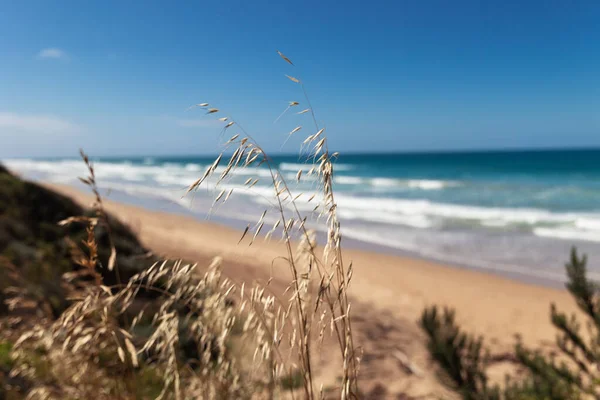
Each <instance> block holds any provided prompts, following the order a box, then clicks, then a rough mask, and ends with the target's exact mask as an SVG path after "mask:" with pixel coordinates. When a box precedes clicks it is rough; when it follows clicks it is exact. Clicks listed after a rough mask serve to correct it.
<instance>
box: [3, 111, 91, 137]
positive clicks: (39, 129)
mask: <svg viewBox="0 0 600 400" xmlns="http://www.w3.org/2000/svg"><path fill="white" fill-rule="evenodd" d="M81 131H82V127H81V126H80V125H77V124H75V123H73V122H71V121H68V120H66V119H64V118H60V117H57V116H54V115H40V114H37V115H36V114H20V113H13V112H1V111H0V138H1V137H3V136H4V137H7V138H10V136H11V135H14V134H15V133H16V132H20V133H30V134H40V135H43V134H54V135H56V134H75V133H78V132H81Z"/></svg>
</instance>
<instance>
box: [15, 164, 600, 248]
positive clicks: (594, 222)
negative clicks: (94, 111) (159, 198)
mask: <svg viewBox="0 0 600 400" xmlns="http://www.w3.org/2000/svg"><path fill="white" fill-rule="evenodd" d="M3 162H4V163H5V164H6V165H7V166H8V168H9V169H11V170H14V171H16V172H18V173H21V174H23V175H24V176H28V175H29V176H33V177H40V178H41V179H45V180H48V181H53V182H61V183H73V182H76V178H77V176H85V175H86V173H87V171H86V167H85V165H84V164H83V163H82V162H81V161H79V160H58V161H36V160H29V159H12V160H10V159H9V160H4V161H3ZM95 166H96V168H95V170H96V175H97V178H98V180H99V182H101V183H106V182H112V183H114V184H115V185H116V184H119V185H122V188H129V189H128V190H133V189H131V188H132V187H135V190H136V191H137V193H138V194H141V195H146V194H149V193H150V192H153V193H156V192H161V191H167V192H168V191H169V190H175V189H182V188H185V187H186V186H188V185H189V184H191V183H192V182H193V181H195V180H196V179H198V178H199V177H200V176H201V174H202V171H203V170H204V166H202V165H199V164H187V165H181V164H176V163H169V164H166V165H162V166H159V165H144V164H132V163H127V162H118V163H117V162H106V161H100V162H97V163H95ZM281 166H282V167H286V168H287V169H288V170H292V169H294V170H295V169H297V167H299V166H300V167H305V165H303V164H289V163H288V164H285V163H282V164H281ZM223 170H224V167H219V168H218V169H217V171H216V172H217V175H218V174H220V173H221V172H222V171H223ZM285 175H286V176H287V175H290V174H285ZM248 177H259V178H261V180H260V181H259V183H258V184H257V185H256V186H254V187H253V188H252V189H250V190H246V188H245V187H244V185H243V182H244V181H245V180H246V179H247V178H248ZM269 177H270V174H269V171H268V170H266V169H264V168H246V169H241V170H239V172H234V173H233V174H232V179H231V180H229V181H227V182H225V185H224V186H223V187H224V188H226V189H230V188H234V189H235V191H236V193H241V194H243V195H246V196H250V197H252V198H253V199H254V200H255V202H260V203H269V202H273V200H274V197H273V193H274V192H273V189H272V188H271V187H270V185H269V182H268V181H269V179H268V178H269ZM265 178H266V179H265ZM335 179H336V182H337V183H338V184H341V185H357V186H360V187H361V189H362V188H364V187H368V185H373V186H379V187H405V188H408V189H415V190H423V191H432V190H441V189H443V188H446V187H449V186H456V185H460V182H454V181H440V180H416V179H413V180H399V179H390V178H371V179H369V178H362V177H359V176H348V175H338V176H336V178H335ZM208 183H209V186H210V185H213V186H214V183H215V179H214V178H213V179H211V180H209V182H208ZM308 184H310V182H308ZM115 187H116V186H115ZM308 187H309V186H307V185H306V183H304V182H301V184H300V186H298V192H300V191H302V190H303V188H308ZM142 188H146V189H142ZM123 190H125V189H123ZM144 190H146V192H144ZM307 192H308V191H307ZM424 193H425V192H424ZM423 196H425V194H424V195H423ZM308 197H309V196H308V195H304V196H302V197H300V198H299V199H298V202H297V204H298V207H299V208H300V209H301V210H303V211H306V212H310V211H312V209H313V208H314V205H315V204H316V203H317V202H318V201H319V198H318V197H317V198H316V199H315V200H314V201H313V202H311V203H306V199H307V198H308ZM171 199H172V200H175V199H174V198H172V197H171ZM336 200H337V202H338V205H339V208H338V210H339V212H340V217H341V218H342V219H346V220H349V221H364V222H366V223H374V224H387V225H390V226H395V225H397V226H409V227H414V228H417V229H431V228H436V229H437V228H440V229H444V228H447V227H452V226H456V223H457V222H458V225H460V226H463V227H464V226H467V225H469V226H472V227H474V228H477V226H479V227H482V228H483V227H486V228H487V229H498V228H502V229H513V228H511V227H512V226H516V227H518V229H519V230H520V231H524V232H527V231H529V232H531V233H533V234H535V235H537V236H541V237H552V238H558V239H565V240H575V239H578V240H586V241H594V242H600V213H581V212H553V211H548V210H543V209H536V208H508V207H478V206H468V205H458V204H449V203H443V202H434V201H431V200H426V199H400V198H390V197H383V196H379V197H378V196H364V197H357V196H353V195H351V194H349V193H345V192H343V191H340V192H338V193H337V195H336Z"/></svg>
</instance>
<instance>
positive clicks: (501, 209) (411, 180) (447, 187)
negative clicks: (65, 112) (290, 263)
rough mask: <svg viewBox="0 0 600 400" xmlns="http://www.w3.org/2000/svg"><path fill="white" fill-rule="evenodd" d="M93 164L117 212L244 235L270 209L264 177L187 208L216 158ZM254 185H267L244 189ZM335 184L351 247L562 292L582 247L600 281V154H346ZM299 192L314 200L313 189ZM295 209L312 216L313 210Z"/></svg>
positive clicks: (46, 175)
mask: <svg viewBox="0 0 600 400" xmlns="http://www.w3.org/2000/svg"><path fill="white" fill-rule="evenodd" d="M93 159H94V161H95V168H96V174H97V179H98V182H99V186H100V187H101V189H102V190H103V193H105V194H107V195H109V197H113V198H115V199H117V200H120V201H127V202H132V203H136V204H143V205H145V206H150V207H153V208H157V209H168V211H177V210H179V211H181V212H186V213H189V214H190V215H193V216H195V217H197V218H206V217H207V216H210V218H212V219H215V220H217V221H219V220H221V221H230V222H229V223H231V221H239V224H238V225H240V226H245V224H246V222H247V221H253V222H254V221H256V219H257V218H258V217H260V214H261V212H262V210H263V209H265V207H267V206H268V205H269V204H270V203H271V202H272V200H273V189H272V188H270V186H269V185H268V176H269V175H268V171H267V170H266V169H265V168H262V167H258V168H249V169H246V170H241V171H238V172H237V173H236V174H235V175H234V176H233V177H232V178H231V179H230V180H228V181H227V182H226V183H225V184H224V185H223V188H224V189H227V190H229V189H234V191H233V193H232V195H231V198H230V199H229V200H228V202H227V203H226V204H225V205H218V206H215V207H213V204H212V198H213V197H214V195H215V194H218V193H219V191H220V189H217V190H216V191H215V189H208V188H203V189H200V190H199V191H198V192H197V193H195V194H193V195H190V196H187V197H185V198H182V195H183V194H184V193H185V187H187V186H188V185H189V184H190V183H192V182H193V181H194V180H196V179H197V178H199V177H200V176H201V175H202V173H203V171H204V170H205V168H206V167H207V166H208V165H210V164H211V163H212V161H213V160H214V158H212V157H122V158H107V157H95V158H93ZM2 162H3V163H5V164H6V165H7V166H8V167H9V168H10V169H12V170H13V171H15V172H18V173H20V174H22V175H23V176H25V177H27V178H29V179H33V180H43V181H50V182H56V183H65V184H70V185H80V184H79V183H78V180H77V177H78V176H83V175H85V167H84V165H83V163H82V162H81V161H80V160H78V159H74V158H73V159H5V160H2ZM273 162H274V164H276V165H277V166H278V167H279V169H280V171H281V173H282V174H283V175H284V176H285V177H286V178H287V179H288V181H295V177H296V173H297V171H298V170H299V169H304V170H305V172H306V170H308V167H307V165H306V164H305V163H303V162H302V160H301V159H299V158H298V156H280V157H274V158H273ZM305 176H306V175H305ZM250 177H257V178H259V181H258V183H257V184H256V185H255V186H254V187H253V188H252V189H250V190H247V189H244V182H245V181H246V180H247V179H248V178H250ZM334 183H335V188H334V189H335V192H336V193H337V195H336V200H337V202H338V212H339V216H340V219H341V221H342V233H343V235H344V237H345V238H347V239H349V243H351V245H353V246H354V245H355V246H358V247H363V248H365V247H366V248H369V247H374V248H377V249H378V250H380V251H389V252H395V253H403V254H410V255H416V256H420V257H424V258H427V259H432V260H439V261H442V262H445V263H451V264H454V265H457V266H462V267H468V268H474V269H484V270H488V271H494V272H496V273H500V274H504V275H510V276H512V277H515V278H518V279H524V280H533V281H541V282H554V283H561V282H563V281H564V262H565V261H566V260H567V258H568V252H569V250H570V248H571V246H577V247H578V248H579V249H580V250H581V251H583V252H585V253H587V254H588V255H589V257H590V259H591V263H590V275H591V276H592V277H595V278H598V279H600V150H561V151H558V150H557V151H502V152H500V151H498V152H461V153H408V154H407V153H403V154H347V155H344V154H342V155H341V156H340V157H339V159H338V161H337V162H336V164H335V181H334ZM292 186H293V189H294V192H296V193H311V192H313V191H314V187H315V182H314V181H313V180H312V179H310V177H308V178H306V177H305V178H303V179H302V180H301V181H300V182H299V183H298V184H294V185H292ZM299 204H300V208H301V209H302V210H304V211H305V212H307V213H309V214H310V212H311V211H312V209H313V207H314V206H313V205H312V204H308V203H306V202H305V201H302V198H301V199H299ZM274 217H275V214H274V213H273V218H274ZM268 220H269V219H268V218H267V221H268ZM242 222H243V223H242ZM234 224H235V222H234ZM321 225H322V224H321ZM312 226H313V227H315V228H317V227H318V224H317V223H316V222H312ZM594 265H596V266H597V267H594Z"/></svg>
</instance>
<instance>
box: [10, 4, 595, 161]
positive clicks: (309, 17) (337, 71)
mask: <svg viewBox="0 0 600 400" xmlns="http://www.w3.org/2000/svg"><path fill="white" fill-rule="evenodd" d="M598 21H600V3H599V2H598V1H596V0H594V1H573V2H565V1H525V2H524V1H460V0H457V1H427V0H424V1H389V2H379V1H369V2H364V1H360V2H359V1H345V2H343V3H340V2H333V1H318V2H317V1H302V2H266V1H239V2H232V1H223V2H220V1H211V2H201V1H194V2H163V1H161V2H152V1H143V2H134V1H106V0H105V1H101V2H95V1H94V2H92V1H89V2H87V1H86V2H81V1H61V2H49V1H25V0H23V1H6V2H3V4H2V5H1V6H0V54H1V58H0V140H1V142H2V145H1V146H0V157H16V156H65V155H66V156H75V155H76V154H77V149H78V147H80V146H83V147H85V149H86V150H87V151H88V152H89V153H91V154H96V155H107V154H113V155H149V154H156V155H161V154H208V153H214V152H215V151H216V149H217V143H218V139H217V137H218V133H219V129H220V128H219V125H218V124H216V123H215V122H214V121H213V119H214V118H213V119H211V118H204V117H203V115H202V112H201V111H200V110H193V111H189V112H185V109H186V107H188V106H189V105H191V104H194V103H199V102H210V103H211V104H214V105H215V106H216V107H218V108H220V109H222V110H226V112H225V114H227V115H233V116H234V117H235V118H236V120H238V121H240V122H241V123H243V125H244V127H245V128H246V129H247V130H249V131H250V132H251V133H253V134H254V136H255V137H256V138H257V139H258V140H259V141H261V142H262V143H264V144H265V145H264V146H265V147H266V148H267V149H270V150H272V151H279V149H280V147H281V143H282V142H283V140H284V139H285V136H286V134H287V132H289V131H290V130H291V129H292V128H293V127H295V126H296V125H303V126H305V127H306V128H308V127H309V126H310V123H309V120H308V119H306V118H305V117H306V116H297V115H294V114H288V115H286V116H284V117H283V118H282V119H281V120H280V121H279V122H278V123H277V124H273V121H274V120H275V118H276V117H277V115H279V113H280V112H281V111H283V109H284V108H285V107H286V104H287V102H288V101H294V100H297V101H300V102H301V103H303V99H302V96H301V92H300V88H299V87H298V85H296V84H294V83H293V82H291V81H289V80H287V79H286V78H285V77H284V74H289V75H294V76H298V77H300V78H301V79H303V81H304V82H305V83H306V86H307V89H308V92H309V94H310V96H311V100H312V102H313V106H314V108H315V110H316V112H317V118H318V119H319V121H320V122H322V123H323V124H324V125H325V126H326V127H327V130H328V132H329V135H330V140H331V145H332V147H334V148H335V149H337V150H340V151H414V150H455V149H493V148H536V147H564V146H569V147H592V146H600V51H599V50H600V48H599V47H598V43H600V25H599V24H598ZM276 49H279V50H281V51H283V52H284V53H285V54H286V55H288V56H289V57H290V58H291V59H292V60H293V61H294V63H295V64H296V65H297V67H291V66H289V65H287V64H286V63H285V62H283V61H282V60H281V59H280V58H279V57H278V56H277V54H276V52H275V50H276ZM300 107H302V105H301V106H300ZM225 114H223V115H225ZM301 132H302V133H303V134H304V136H306V135H308V134H310V133H314V132H311V131H310V130H309V129H304V130H303V131H301ZM231 133H235V132H233V131H231ZM301 139H302V135H299V136H298V138H294V139H293V140H291V141H290V142H288V144H287V145H286V147H284V149H283V151H284V152H293V151H295V146H296V145H297V144H298V143H299V141H300V140H301Z"/></svg>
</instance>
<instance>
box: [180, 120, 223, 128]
mask: <svg viewBox="0 0 600 400" xmlns="http://www.w3.org/2000/svg"><path fill="white" fill-rule="evenodd" d="M176 123H177V125H179V126H181V127H182V128H208V127H210V128H212V127H216V126H218V125H219V122H218V121H215V120H212V119H178V120H177V121H176Z"/></svg>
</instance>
